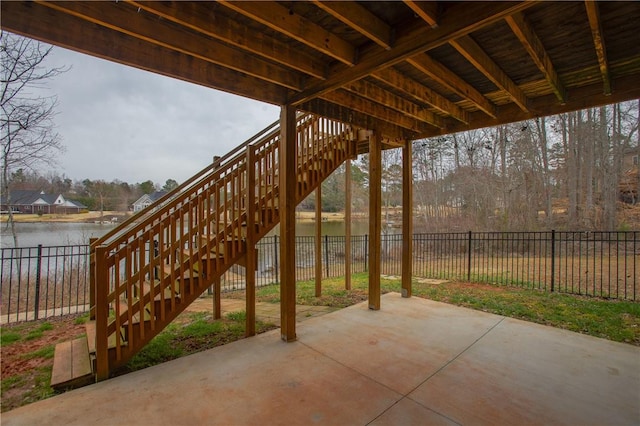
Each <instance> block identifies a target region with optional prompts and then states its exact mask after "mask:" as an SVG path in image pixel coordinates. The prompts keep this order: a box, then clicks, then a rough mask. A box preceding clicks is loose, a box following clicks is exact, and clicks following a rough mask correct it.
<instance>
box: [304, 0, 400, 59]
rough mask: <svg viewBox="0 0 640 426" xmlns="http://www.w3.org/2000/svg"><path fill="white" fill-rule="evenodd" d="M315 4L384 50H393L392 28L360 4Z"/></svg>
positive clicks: (324, 2)
mask: <svg viewBox="0 0 640 426" xmlns="http://www.w3.org/2000/svg"><path fill="white" fill-rule="evenodd" d="M314 3H315V4H316V5H317V6H318V7H319V8H320V9H322V10H324V11H325V12H328V13H330V14H331V15H333V17H335V18H337V19H339V20H340V21H342V22H344V23H345V24H347V25H348V26H350V27H351V28H353V29H355V30H356V31H358V32H359V33H360V34H362V35H364V36H366V37H368V38H369V39H371V40H373V41H374V42H376V43H377V44H379V45H380V46H382V47H383V48H385V49H387V50H389V49H391V44H392V40H391V27H389V26H388V25H387V24H386V23H385V22H384V21H382V20H381V19H380V18H378V17H377V16H375V15H374V14H373V13H371V12H369V11H368V10H367V9H365V8H364V7H363V6H361V5H359V4H358V3H356V2H341V1H318V0H314Z"/></svg>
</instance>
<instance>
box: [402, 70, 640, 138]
mask: <svg viewBox="0 0 640 426" xmlns="http://www.w3.org/2000/svg"><path fill="white" fill-rule="evenodd" d="M615 83H616V90H615V92H613V93H611V95H607V94H605V93H604V92H603V91H602V83H601V82H598V83H597V84H591V85H588V86H580V87H576V88H567V102H566V103H564V104H561V103H559V102H557V101H556V100H555V99H556V97H555V96H556V95H555V94H549V95H547V96H542V97H538V98H532V99H531V100H530V102H529V107H530V112H528V113H525V112H524V111H522V110H521V109H520V108H519V107H518V106H517V105H515V104H513V103H509V104H506V105H502V106H499V107H498V108H497V112H498V118H496V119H491V118H489V117H487V116H486V115H484V114H482V113H481V112H474V113H470V114H469V118H470V120H469V124H468V125H463V124H461V123H460V124H459V123H455V125H452V126H451V127H450V128H448V129H447V130H446V131H444V130H443V131H441V130H439V129H433V130H432V131H431V132H427V133H423V134H420V135H418V136H416V137H414V140H415V139H421V138H430V137H435V136H441V135H445V134H450V133H456V132H463V131H466V130H473V129H480V128H484V127H493V126H498V125H500V124H507V123H514V122H517V121H523V120H528V119H532V118H536V117H542V116H549V115H555V114H562V113H566V112H571V111H577V110H581V109H585V108H593V107H597V106H601V105H610V104H613V103H617V102H625V101H630V100H636V99H640V85H638V75H637V74H632V75H628V76H625V77H619V78H617V79H616V80H615Z"/></svg>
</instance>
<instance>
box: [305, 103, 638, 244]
mask: <svg viewBox="0 0 640 426" xmlns="http://www.w3.org/2000/svg"><path fill="white" fill-rule="evenodd" d="M639 108H640V100H636V101H630V102H624V103H619V104H614V105H609V106H603V107H599V108H591V109H586V110H582V111H575V112H571V113H566V114H561V115H556V116H550V117H540V118H537V119H532V120H526V121H522V122H518V123H512V124H506V125H501V126H497V127H492V128H485V129H477V130H472V131H467V132H462V133H456V134H452V135H447V136H443V137H436V138H429V139H422V140H416V141H413V185H414V205H413V206H412V207H413V210H414V212H415V214H414V228H415V229H416V230H417V231H425V232H426V231H466V230H470V229H473V230H488V231H519V230H537V229H552V228H554V229H559V230H560V229H580V230H595V229H605V230H617V229H630V228H635V229H637V227H638V226H639V225H640V223H637V221H636V222H634V221H632V220H630V219H629V218H627V217H626V216H625V215H624V213H625V211H627V210H629V208H630V206H632V205H634V204H636V203H637V202H638V189H639V188H640V174H639V173H638V158H639V157H640V134H639V132H638V128H639V113H638V111H639ZM401 164H402V163H401V151H400V150H399V149H393V150H388V151H385V152H384V153H383V184H382V197H383V209H388V208H389V207H393V206H399V205H400V204H401V203H402V165H401ZM368 168H369V167H368V157H367V155H361V156H360V157H359V158H358V160H356V161H354V162H353V165H352V168H351V170H352V182H353V187H352V188H353V189H352V191H353V198H352V201H351V202H352V208H353V209H354V211H358V210H361V211H366V209H367V208H368V207H367V206H368ZM344 170H345V168H344V166H343V167H340V168H339V169H338V170H337V171H336V172H335V173H334V174H333V175H332V176H331V177H329V178H328V179H327V180H326V181H325V182H323V184H322V206H323V210H327V211H337V210H342V209H343V208H344V188H345V187H344ZM314 205H315V196H314V195H313V194H312V195H310V196H309V197H308V198H307V199H306V200H305V201H304V202H303V203H302V205H301V207H302V208H307V209H311V208H313V206H314ZM639 219H640V216H639ZM394 220H395V218H394Z"/></svg>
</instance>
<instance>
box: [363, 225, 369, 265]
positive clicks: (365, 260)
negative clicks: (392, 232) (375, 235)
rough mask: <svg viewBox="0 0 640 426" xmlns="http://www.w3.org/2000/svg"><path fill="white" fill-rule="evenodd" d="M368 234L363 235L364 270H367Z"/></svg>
mask: <svg viewBox="0 0 640 426" xmlns="http://www.w3.org/2000/svg"><path fill="white" fill-rule="evenodd" d="M368 257H369V234H365V235H364V270H365V272H366V271H368V270H369V259H368Z"/></svg>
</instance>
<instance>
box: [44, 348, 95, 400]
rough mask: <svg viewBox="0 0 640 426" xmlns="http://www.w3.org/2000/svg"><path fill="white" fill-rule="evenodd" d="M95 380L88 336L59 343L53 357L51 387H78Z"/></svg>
mask: <svg viewBox="0 0 640 426" xmlns="http://www.w3.org/2000/svg"><path fill="white" fill-rule="evenodd" d="M93 380H94V377H93V372H92V371H91V361H90V358H89V348H88V344H87V338H86V337H80V338H78V339H75V340H70V341H67V342H62V343H58V344H57V345H56V349H55V352H54V357H53V369H52V371H51V387H53V388H54V389H62V388H69V387H78V386H82V385H84V384H88V383H91V382H92V381H93Z"/></svg>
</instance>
